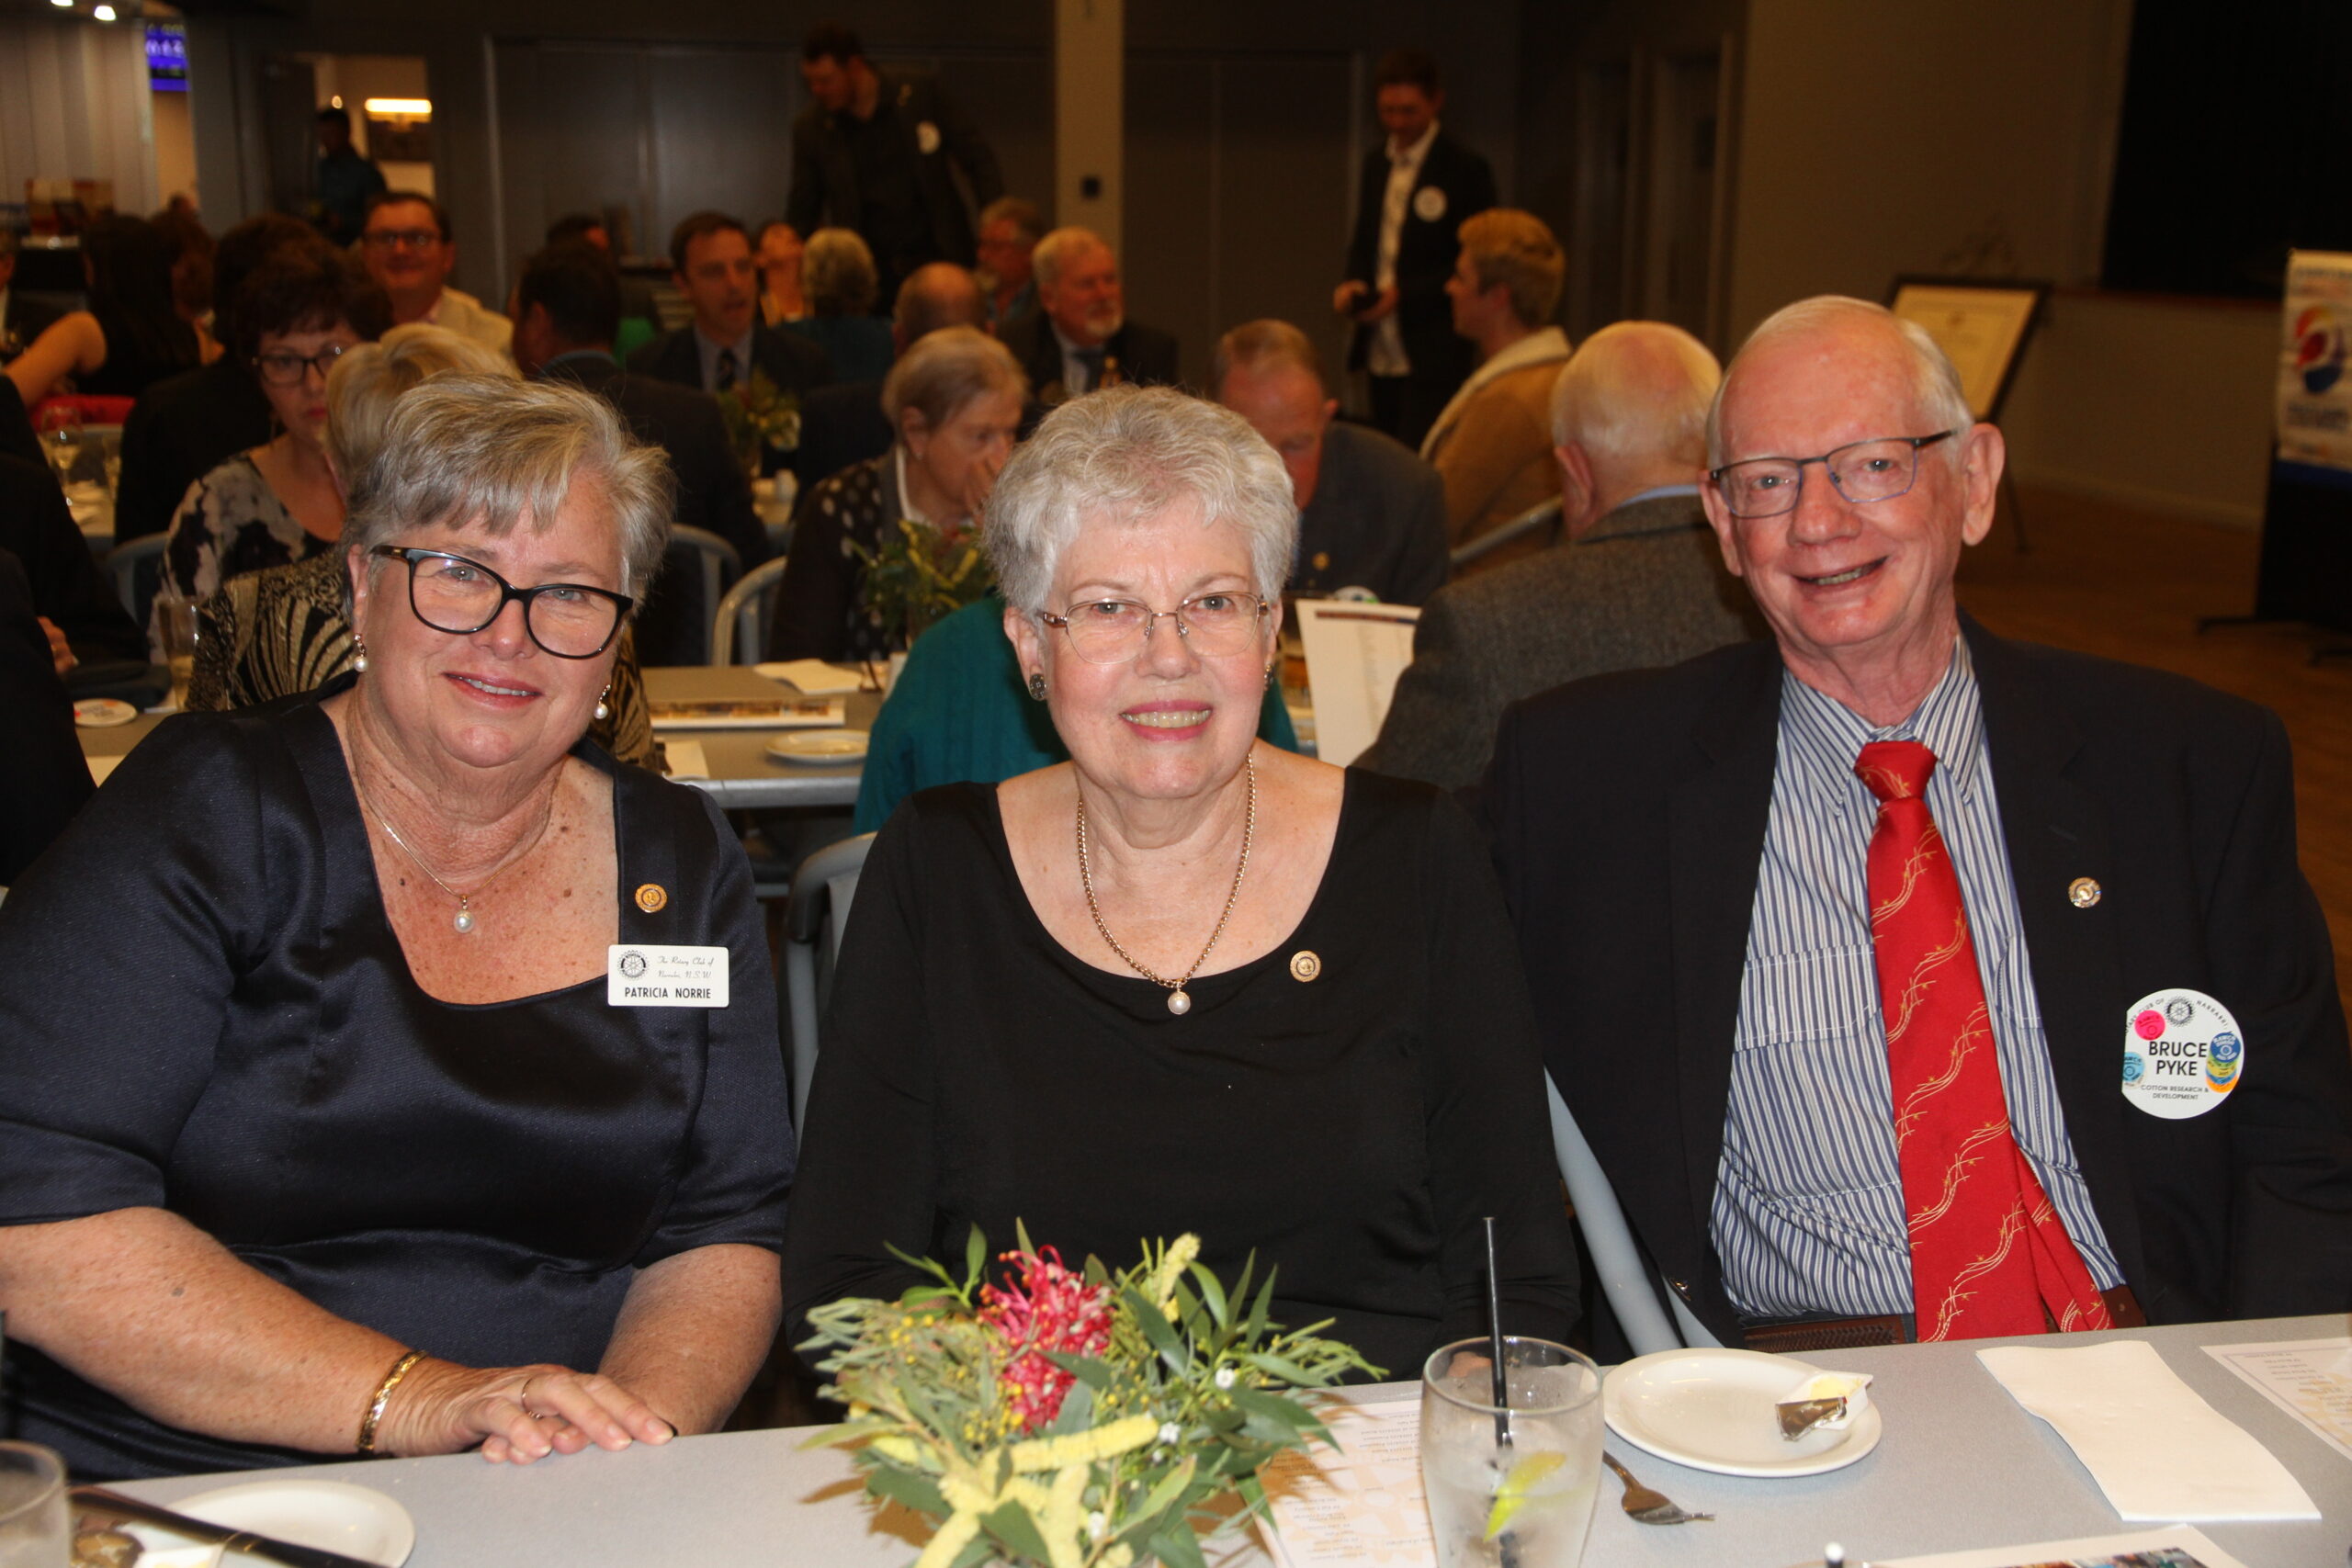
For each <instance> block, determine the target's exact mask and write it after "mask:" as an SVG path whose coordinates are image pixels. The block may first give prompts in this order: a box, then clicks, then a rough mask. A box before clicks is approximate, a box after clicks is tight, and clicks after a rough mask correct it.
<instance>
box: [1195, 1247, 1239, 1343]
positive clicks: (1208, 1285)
mask: <svg viewBox="0 0 2352 1568" xmlns="http://www.w3.org/2000/svg"><path fill="white" fill-rule="evenodd" d="M1191 1273H1192V1276H1193V1281H1194V1282H1195V1283H1196V1284H1198V1285H1199V1286H1200V1288H1201V1300H1202V1301H1204V1302H1205V1303H1207V1304H1208V1309H1209V1315H1210V1316H1211V1317H1214V1318H1215V1319H1216V1325H1217V1326H1218V1327H1219V1328H1223V1327H1225V1326H1226V1325H1227V1323H1228V1322H1229V1321H1230V1318H1229V1315H1228V1314H1227V1310H1226V1304H1225V1287H1224V1286H1222V1285H1220V1284H1218V1283H1217V1282H1216V1275H1215V1274H1212V1273H1210V1272H1209V1270H1208V1268H1207V1266H1206V1265H1205V1264H1201V1263H1195V1264H1193V1267H1192V1269H1191Z"/></svg>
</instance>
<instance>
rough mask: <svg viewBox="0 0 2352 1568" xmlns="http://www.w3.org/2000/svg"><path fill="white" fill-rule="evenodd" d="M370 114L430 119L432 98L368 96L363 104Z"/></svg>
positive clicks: (393, 117) (392, 117)
mask: <svg viewBox="0 0 2352 1568" xmlns="http://www.w3.org/2000/svg"><path fill="white" fill-rule="evenodd" d="M361 107H364V108H366V109H367V111H368V113H369V114H371V115H376V116H380V117H381V118H385V119H431V118H433V100H432V99H430V98H369V99H368V101H367V102H366V103H365V104H364V105H363V106H361Z"/></svg>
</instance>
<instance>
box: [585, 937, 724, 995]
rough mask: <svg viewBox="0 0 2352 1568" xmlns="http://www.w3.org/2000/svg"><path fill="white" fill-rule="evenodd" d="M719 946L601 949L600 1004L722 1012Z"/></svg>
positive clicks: (630, 944)
mask: <svg viewBox="0 0 2352 1568" xmlns="http://www.w3.org/2000/svg"><path fill="white" fill-rule="evenodd" d="M727 973H728V953H727V949H725V948H723V947H661V946H656V945H654V944H652V943H650V942H615V943H613V945H612V946H610V947H608V948H606V949H605V1000H606V1001H607V1002H609V1003H611V1004H612V1005H613V1006H615V1007H616V1008H723V1007H725V1006H726V1005H727Z"/></svg>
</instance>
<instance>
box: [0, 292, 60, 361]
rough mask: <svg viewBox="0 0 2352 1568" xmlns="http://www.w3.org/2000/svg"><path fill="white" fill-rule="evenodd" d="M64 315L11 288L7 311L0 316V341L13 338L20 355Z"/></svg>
mask: <svg viewBox="0 0 2352 1568" xmlns="http://www.w3.org/2000/svg"><path fill="white" fill-rule="evenodd" d="M64 314H65V312H64V311H62V310H59V309H58V308H57V307H56V306H54V305H47V304H43V303H42V302H41V301H40V300H39V299H34V298H33V297H32V296H31V295H29V294H27V293H26V292H25V291H24V290H23V289H21V288H13V287H12V288H10V289H9V290H8V308H7V311H6V314H0V339H6V338H9V337H14V338H15V339H16V340H17V353H18V354H21V353H23V352H24V351H25V350H26V349H28V348H30V347H32V345H33V340H34V339H35V338H37V337H39V336H40V334H41V333H45V332H47V331H48V330H49V329H50V328H51V327H52V326H55V325H56V324H57V322H58V321H60V320H61V319H62V317H63V316H64ZM16 356H17V355H16V354H10V355H6V358H9V359H14V358H15V357H16Z"/></svg>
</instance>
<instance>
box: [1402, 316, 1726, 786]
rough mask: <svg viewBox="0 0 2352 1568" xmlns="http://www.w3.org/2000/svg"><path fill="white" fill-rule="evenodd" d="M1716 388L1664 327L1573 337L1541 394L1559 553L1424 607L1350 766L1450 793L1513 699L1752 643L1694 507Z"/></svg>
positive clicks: (1483, 762) (1490, 742)
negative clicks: (1392, 691) (1556, 496)
mask: <svg viewBox="0 0 2352 1568" xmlns="http://www.w3.org/2000/svg"><path fill="white" fill-rule="evenodd" d="M1721 379H1722V371H1721V369H1720V368H1719V367H1717V366H1716V364H1715V356H1714V355H1712V354H1709V353H1708V352H1707V349H1706V345H1705V344H1702V343H1701V342H1699V340H1698V339H1696V338H1694V337H1692V336H1691V334H1690V333H1686V332H1684V331H1683V330H1682V329H1681V328H1679V327H1671V326H1668V325H1666V324H1665V323H1663V322H1659V321H1619V322H1617V323H1616V324H1615V325H1614V326H1609V327H1604V328H1602V329H1601V330H1600V332H1597V333H1593V335H1592V336H1590V337H1589V338H1587V339H1586V340H1585V341H1584V345H1583V346H1582V347H1580V348H1578V349H1577V352H1576V356H1575V357H1574V358H1572V359H1570V360H1569V361H1568V364H1567V368H1566V369H1565V370H1563V371H1561V372H1560V378H1559V380H1558V381H1557V382H1556V383H1555V384H1554V386H1553V389H1552V437H1553V440H1554V442H1555V446H1554V448H1553V450H1554V455H1555V457H1556V458H1557V459H1558V462H1559V468H1560V497H1561V532H1562V534H1563V536H1564V538H1563V541H1562V543H1560V544H1559V545H1557V546H1555V547H1553V548H1551V549H1548V550H1545V551H1544V552H1543V553H1542V554H1540V555H1536V556H1532V557H1530V558H1527V559H1525V560H1517V561H1513V562H1511V563H1510V565H1509V566H1505V567H1499V568H1498V569H1497V570H1493V571H1487V572H1480V573H1479V574H1477V575H1476V576H1475V577H1468V578H1464V580H1462V581H1459V582H1456V583H1453V584H1452V585H1451V586H1449V587H1445V588H1441V589H1439V590H1438V592H1436V594H1435V595H1433V596H1432V597H1431V598H1430V601H1429V602H1428V603H1427V604H1424V605H1422V607H1421V619H1420V623H1419V625H1418V626H1415V627H1414V628H1413V662H1412V663H1411V664H1409V665H1408V666H1407V667H1406V669H1405V673H1404V674H1403V676H1402V677H1400V678H1399V679H1398V681H1397V693H1396V695H1395V697H1394V698H1393V699H1392V700H1391V701H1390V703H1389V705H1388V716H1387V718H1386V719H1385V721H1383V723H1382V724H1381V727H1380V738H1379V739H1377V740H1375V741H1374V743H1373V746H1372V749H1371V750H1369V751H1366V752H1365V753H1364V754H1363V756H1361V757H1359V758H1357V759H1356V765H1357V766H1358V767H1362V768H1370V769H1372V770H1373V771H1374V772H1375V773H1394V774H1397V776H1399V777H1401V778H1408V779H1421V780H1424V781H1426V782H1428V783H1430V784H1437V785H1440V786H1442V787H1443V788H1446V789H1460V788H1462V787H1463V786H1464V785H1465V784H1476V782H1477V781H1478V779H1479V777H1480V776H1481V775H1482V774H1484V773H1486V771H1487V761H1488V760H1489V759H1490V758H1491V757H1492V756H1493V755H1494V746H1495V726H1496V725H1497V724H1498V722H1499V721H1500V720H1501V718H1502V716H1503V710H1504V709H1505V708H1507V707H1509V706H1510V705H1511V704H1513V703H1515V702H1517V701H1519V700H1520V699H1521V697H1525V696H1531V695H1532V694H1535V693H1537V692H1541V691H1544V690H1545V689H1547V688H1549V687H1552V686H1556V685H1559V684H1561V683H1562V682H1567V681H1576V680H1581V679H1582V678H1583V677H1585V676H1587V675H1599V674H1601V673H1603V672H1604V671H1611V670H1638V669H1644V668H1646V667H1649V666H1652V665H1659V664H1676V663H1679V662H1680V661H1681V660H1685V659H1689V658H1691V657H1692V656H1693V655H1695V654H1701V653H1704V652H1706V651H1707V650H1708V649H1713V648H1720V647H1722V646H1723V645H1724V644H1725V643H1727V642H1737V641H1740V640H1742V639H1743V638H1747V637H1756V636H1758V635H1760V633H1761V631H1762V629H1763V628H1762V626H1761V624H1760V623H1759V622H1758V620H1757V618H1756V615H1755V610H1754V606H1753V605H1752V604H1751V603H1750V602H1749V600H1748V597H1747V592H1745V591H1744V590H1742V589H1741V588H1740V586H1739V584H1738V583H1737V582H1736V581H1734V580H1733V578H1732V576H1731V574H1730V573H1729V572H1727V571H1725V570H1724V561H1723V553H1722V551H1720V550H1718V549H1717V548H1716V547H1715V536H1714V534H1713V531H1712V530H1711V529H1710V528H1709V527H1708V526H1707V514H1706V510H1705V508H1703V507H1702V506H1701V504H1700V502H1699V480H1700V479H1701V478H1702V473H1703V470H1704V469H1705V468H1706V466H1707V405H1708V403H1709V402H1710V401H1712V400H1713V398H1714V395H1715V385H1716V383H1717V382H1718V381H1719V380H1721Z"/></svg>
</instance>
